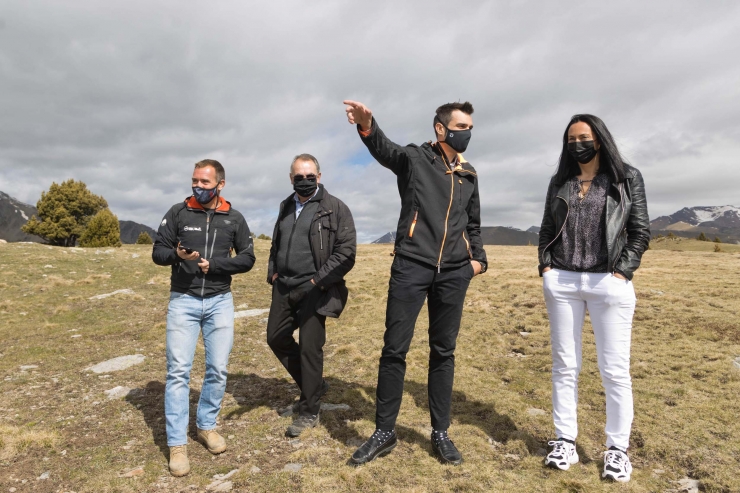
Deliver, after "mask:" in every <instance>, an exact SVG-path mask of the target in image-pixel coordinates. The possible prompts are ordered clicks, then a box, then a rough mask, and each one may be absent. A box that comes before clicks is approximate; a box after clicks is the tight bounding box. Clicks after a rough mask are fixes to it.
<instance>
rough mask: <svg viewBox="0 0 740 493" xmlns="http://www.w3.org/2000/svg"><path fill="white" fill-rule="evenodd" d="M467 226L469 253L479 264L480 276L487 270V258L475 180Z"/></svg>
mask: <svg viewBox="0 0 740 493" xmlns="http://www.w3.org/2000/svg"><path fill="white" fill-rule="evenodd" d="M467 213H468V225H467V226H466V228H465V229H466V231H467V233H468V239H469V241H470V251H471V252H472V254H473V260H475V261H477V262H480V265H481V274H482V273H484V272H486V271H487V270H488V257H486V251H485V250H484V249H483V239H482V238H481V235H480V195H479V193H478V179H477V178H476V180H475V188H474V189H473V195H472V197H471V198H470V202H468V207H467Z"/></svg>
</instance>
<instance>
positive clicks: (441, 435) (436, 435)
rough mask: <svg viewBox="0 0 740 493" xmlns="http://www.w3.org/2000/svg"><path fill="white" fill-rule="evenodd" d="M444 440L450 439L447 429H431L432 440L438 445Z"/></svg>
mask: <svg viewBox="0 0 740 493" xmlns="http://www.w3.org/2000/svg"><path fill="white" fill-rule="evenodd" d="M445 440H450V437H449V436H447V430H445V431H437V430H434V431H432V441H434V443H436V444H437V445H439V444H440V443H441V442H444V441H445Z"/></svg>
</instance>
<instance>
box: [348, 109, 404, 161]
mask: <svg viewBox="0 0 740 493" xmlns="http://www.w3.org/2000/svg"><path fill="white" fill-rule="evenodd" d="M344 104H346V105H347V108H346V112H347V120H348V121H349V123H351V124H353V125H357V131H358V132H359V133H360V138H361V139H362V143H363V144H365V146H366V147H367V149H368V150H369V151H370V154H372V156H373V157H374V158H375V159H376V160H377V161H378V162H379V163H380V164H381V165H383V166H384V167H386V168H388V169H389V170H391V171H393V173H395V174H396V175H402V174H405V173H406V171H407V169H408V163H409V159H408V155H407V152H406V148H405V147H403V146H400V145H398V144H395V143H393V142H391V141H390V139H388V137H386V136H385V134H384V133H383V131H382V130H380V128H378V123H377V122H376V121H375V118H373V112H372V111H370V108H368V107H367V106H365V105H364V104H362V103H359V102H357V101H351V100H345V101H344Z"/></svg>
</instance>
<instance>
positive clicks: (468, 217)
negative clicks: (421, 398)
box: [344, 101, 488, 465]
mask: <svg viewBox="0 0 740 493" xmlns="http://www.w3.org/2000/svg"><path fill="white" fill-rule="evenodd" d="M344 103H345V104H346V105H347V109H346V111H347V117H348V119H349V122H350V123H351V124H356V125H357V130H358V132H359V133H360V137H361V139H362V142H363V143H364V144H365V145H366V146H367V148H368V150H369V151H370V154H372V156H373V157H374V158H375V159H376V160H377V161H378V162H379V163H380V164H381V165H382V166H384V167H386V168H388V169H389V170H391V171H392V172H393V173H394V174H395V175H396V182H397V185H398V192H399V194H400V195H401V215H400V217H399V219H398V229H397V231H396V244H395V259H394V260H393V266H392V267H391V279H390V284H389V288H388V305H387V308H386V319H385V327H386V329H385V335H384V336H383V342H384V346H383V352H382V354H381V357H380V367H379V369H378V388H377V398H376V415H375V428H376V430H375V433H373V435H372V436H371V437H370V438H369V439H368V440H367V441H366V442H365V443H364V444H363V445H362V446H360V448H358V449H357V451H356V452H355V453H354V454H353V455H352V458H351V459H350V462H351V463H353V464H355V465H359V464H364V463H366V462H369V461H371V460H373V459H375V458H376V457H378V456H380V455H385V454H387V453H389V452H390V451H391V450H392V449H393V448H394V447H395V446H396V432H395V425H396V418H397V416H398V411H399V409H400V407H401V397H402V395H403V379H404V375H405V373H406V353H408V350H409V346H410V345H411V339H412V337H413V334H414V325H415V324H416V318H417V317H418V315H419V312H420V311H421V308H422V306H423V304H424V300H425V299H426V300H427V301H428V310H429V348H430V351H429V380H428V393H429V410H430V414H431V418H432V430H433V431H432V436H431V440H432V448H433V450H434V451H435V453H436V454H437V455H438V457H439V459H440V460H441V461H442V462H444V463H449V464H455V465H457V464H461V463H462V455H461V454H460V452H459V451H458V450H457V448H456V447H455V444H454V443H452V441H451V440H450V439H449V437H448V435H447V429H448V428H449V426H450V401H451V398H452V384H453V380H454V373H455V344H456V340H457V334H458V331H459V329H460V319H461V317H462V309H463V302H464V301H465V293H466V291H467V289H468V285H469V284H470V280H471V279H472V278H473V276H475V275H477V274H480V273H482V272H485V271H486V268H487V265H488V264H487V261H486V252H485V251H484V250H483V241H482V240H481V237H480V200H479V197H478V178H477V175H476V172H475V169H474V168H473V167H472V166H471V165H470V164H469V163H468V162H467V161H466V160H465V159H464V158H463V156H462V152H464V151H465V149H466V148H467V145H468V141H469V140H470V131H471V129H472V128H473V119H472V117H471V115H472V114H473V106H472V105H471V104H470V103H468V102H465V103H449V104H445V105H442V106H440V107H439V108H437V112H436V113H437V114H436V116H435V117H434V130H435V133H436V137H437V141H436V142H434V143H432V142H431V141H430V142H427V143H425V144H422V145H421V146H416V145H414V144H410V145H407V146H405V147H403V146H399V145H397V144H394V143H393V142H391V141H390V140H388V138H387V137H386V136H385V134H384V133H383V132H382V131H381V130H380V128H379V127H378V124H377V122H376V121H375V119H374V118H373V116H372V112H371V111H370V110H369V109H368V108H367V107H366V106H365V105H363V104H362V103H358V102H355V101H344Z"/></svg>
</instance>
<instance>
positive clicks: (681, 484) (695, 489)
mask: <svg viewBox="0 0 740 493" xmlns="http://www.w3.org/2000/svg"><path fill="white" fill-rule="evenodd" d="M673 484H675V485H677V486H678V488H676V489H674V490H668V491H671V492H676V493H699V480H698V479H691V478H682V479H679V480H678V481H674V482H673Z"/></svg>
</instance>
